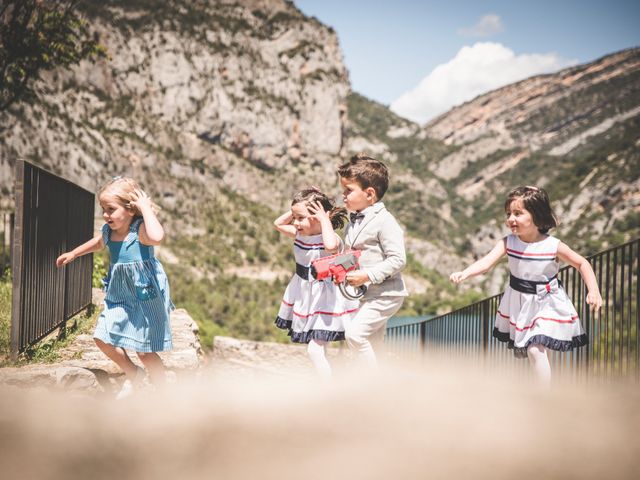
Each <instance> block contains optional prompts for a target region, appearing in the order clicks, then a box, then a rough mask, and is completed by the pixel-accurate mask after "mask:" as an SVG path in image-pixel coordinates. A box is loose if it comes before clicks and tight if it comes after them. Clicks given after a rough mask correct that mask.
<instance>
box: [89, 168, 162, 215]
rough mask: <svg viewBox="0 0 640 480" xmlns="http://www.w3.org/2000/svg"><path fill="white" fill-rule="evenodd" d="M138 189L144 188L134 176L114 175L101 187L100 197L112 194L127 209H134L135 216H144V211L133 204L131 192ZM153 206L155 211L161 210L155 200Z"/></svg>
mask: <svg viewBox="0 0 640 480" xmlns="http://www.w3.org/2000/svg"><path fill="white" fill-rule="evenodd" d="M136 190H142V188H140V185H138V182H136V181H135V180H134V179H133V178H129V177H114V178H112V179H111V180H109V181H108V182H106V183H105V184H103V185H102V186H101V187H100V190H99V191H98V199H100V198H102V196H103V195H110V196H112V197H113V198H115V199H116V201H117V202H118V203H120V204H121V205H123V206H124V208H126V209H127V210H133V214H134V216H135V217H142V212H140V210H138V208H137V207H136V206H134V205H131V194H132V193H134V192H135V191H136ZM151 208H152V209H153V213H158V211H159V210H160V207H158V205H156V204H155V203H153V202H151Z"/></svg>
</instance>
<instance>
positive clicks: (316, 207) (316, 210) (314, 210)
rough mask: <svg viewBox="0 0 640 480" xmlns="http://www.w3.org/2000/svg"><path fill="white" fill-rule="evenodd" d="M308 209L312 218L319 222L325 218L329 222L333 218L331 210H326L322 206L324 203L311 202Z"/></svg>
mask: <svg viewBox="0 0 640 480" xmlns="http://www.w3.org/2000/svg"><path fill="white" fill-rule="evenodd" d="M307 210H309V213H310V214H311V218H313V219H315V220H317V221H318V222H320V223H322V221H323V220H328V221H329V222H331V219H330V218H329V212H326V211H325V209H324V208H322V204H321V203H320V202H318V201H315V202H309V203H308V204H307Z"/></svg>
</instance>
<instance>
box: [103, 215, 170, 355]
mask: <svg viewBox="0 0 640 480" xmlns="http://www.w3.org/2000/svg"><path fill="white" fill-rule="evenodd" d="M141 223H142V219H141V218H135V219H134V220H133V222H131V226H130V227H129V234H128V235H127V237H126V238H125V239H124V240H123V241H121V242H116V241H113V240H111V228H109V226H108V225H107V224H105V225H103V227H102V240H103V241H104V244H105V245H106V246H107V247H108V248H109V254H110V257H111V264H110V266H109V274H108V275H107V277H106V278H105V279H104V290H105V292H106V296H105V299H104V303H105V307H104V310H103V311H102V313H101V314H100V317H99V318H98V323H97V325H96V330H95V332H94V334H93V336H94V338H97V339H99V340H102V341H103V342H105V343H108V344H110V345H114V346H116V347H122V348H128V349H131V350H135V351H137V352H161V351H164V350H171V347H172V343H171V324H170V322H169V314H170V312H171V310H173V308H174V306H173V303H172V302H171V299H170V295H169V280H168V279H167V276H166V275H165V273H164V269H163V268H162V264H161V263H160V262H159V261H158V259H157V258H156V257H155V256H154V254H153V247H152V246H147V245H142V244H141V243H140V239H139V238H138V230H139V228H140V224H141Z"/></svg>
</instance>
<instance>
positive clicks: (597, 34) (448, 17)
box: [294, 0, 640, 122]
mask: <svg viewBox="0 0 640 480" xmlns="http://www.w3.org/2000/svg"><path fill="white" fill-rule="evenodd" d="M294 3H295V4H296V6H298V8H300V9H301V10H302V11H303V12H304V13H305V14H307V15H311V16H315V17H316V18H318V19H319V20H320V21H321V22H323V23H325V24H327V25H330V26H331V27H333V28H334V29H335V30H336V32H337V33H338V37H339V39H340V44H341V46H342V51H343V53H344V57H345V63H346V65H347V68H348V69H349V72H350V77H351V83H352V86H353V89H354V90H355V91H356V92H359V93H362V94H363V95H366V96H367V97H369V98H372V99H374V100H377V101H379V102H381V103H384V104H391V106H392V109H394V110H395V111H397V112H398V113H401V114H403V115H404V116H407V117H408V118H413V119H414V120H416V121H421V122H424V121H426V120H428V119H429V118H432V117H433V116H434V115H436V114H437V113H438V111H441V110H442V109H443V108H445V109H448V108H450V106H452V105H451V104H456V103H461V102H462V101H466V100H468V99H470V98H473V97H474V96H476V95H478V94H479V93H483V91H487V90H490V89H493V88H497V87H498V86H501V85H504V84H506V83H511V82H512V81H516V80H519V79H521V78H524V77H526V76H530V75H533V74H536V73H547V72H551V71H556V70H558V69H560V68H564V67H566V66H569V65H573V64H575V63H583V62H588V61H591V60H595V59H597V58H599V57H601V56H603V55H606V54H608V53H612V52H615V51H618V50H622V49H625V48H629V47H634V46H640V1H620V0H608V1H590V0H584V1H578V0H555V1H548V0H538V1H527V2H521V1H516V0H512V1H481V0H476V1H455V0H449V1H446V0H443V1H431V0H424V1H410V0H394V1H392V0H385V1H382V0H369V1H365V0H294ZM483 19H484V20H483ZM464 47H467V48H466V49H464ZM463 49H464V50H463ZM438 66H440V68H439V69H438V70H437V71H436V72H434V70H436V67H438ZM483 68H484V69H485V71H483V70H482V69H483ZM523 76H524V77H523ZM421 82H422V85H421ZM470 96H471V97H470ZM434 98H437V99H438V101H437V102H434V101H433V99H434ZM429 99H432V100H431V101H430V100H429Z"/></svg>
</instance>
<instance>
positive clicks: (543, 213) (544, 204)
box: [504, 187, 558, 233]
mask: <svg viewBox="0 0 640 480" xmlns="http://www.w3.org/2000/svg"><path fill="white" fill-rule="evenodd" d="M517 199H520V200H522V205H523V206H524V208H525V210H526V211H527V212H529V213H530V214H531V217H533V223H534V224H535V226H536V227H538V231H539V232H540V233H547V232H548V231H549V230H550V229H552V228H555V227H556V226H558V217H556V214H555V213H553V210H552V209H551V202H550V201H549V195H547V192H545V191H544V190H543V189H542V188H538V187H517V188H514V189H513V190H511V191H510V192H509V194H508V195H507V200H506V201H505V202H504V211H505V212H507V211H508V210H509V207H510V206H511V202H513V201H514V200H517Z"/></svg>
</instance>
